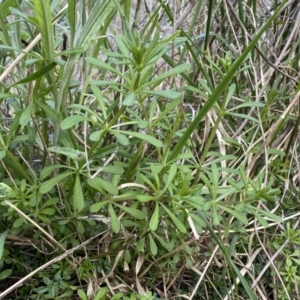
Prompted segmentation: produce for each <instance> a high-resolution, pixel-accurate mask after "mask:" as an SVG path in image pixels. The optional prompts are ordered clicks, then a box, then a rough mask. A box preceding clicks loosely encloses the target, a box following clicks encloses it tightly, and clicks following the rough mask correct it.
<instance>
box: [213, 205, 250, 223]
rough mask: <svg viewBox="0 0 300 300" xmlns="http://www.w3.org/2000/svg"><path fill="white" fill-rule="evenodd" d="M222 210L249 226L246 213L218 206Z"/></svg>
mask: <svg viewBox="0 0 300 300" xmlns="http://www.w3.org/2000/svg"><path fill="white" fill-rule="evenodd" d="M218 207H219V208H220V209H223V210H226V211H227V212H228V213H230V214H231V215H233V216H234V217H235V218H237V219H238V220H239V221H241V222H242V223H243V224H244V225H248V223H249V222H248V219H247V217H246V215H245V213H244V212H239V211H237V210H234V209H231V208H229V207H227V206H225V205H218Z"/></svg>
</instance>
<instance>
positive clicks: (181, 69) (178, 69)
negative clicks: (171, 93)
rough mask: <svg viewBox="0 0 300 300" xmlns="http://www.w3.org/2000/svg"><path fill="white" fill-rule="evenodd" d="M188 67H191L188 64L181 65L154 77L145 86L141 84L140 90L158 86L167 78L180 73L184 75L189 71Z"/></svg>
mask: <svg viewBox="0 0 300 300" xmlns="http://www.w3.org/2000/svg"><path fill="white" fill-rule="evenodd" d="M190 67H191V65H190V64H183V65H180V66H177V67H175V68H173V69H171V70H170V71H168V72H166V73H164V74H162V75H160V76H158V77H156V78H155V79H153V80H152V81H150V82H147V83H146V84H143V85H142V87H141V89H144V88H145V87H147V86H149V85H153V86H157V85H158V84H160V83H161V82H162V81H163V80H165V79H166V78H168V77H171V76H174V75H178V74H180V73H184V72H186V71H188V70H189V69H190Z"/></svg>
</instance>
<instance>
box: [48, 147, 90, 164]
mask: <svg viewBox="0 0 300 300" xmlns="http://www.w3.org/2000/svg"><path fill="white" fill-rule="evenodd" d="M48 151H50V152H52V153H57V154H62V155H65V156H67V157H69V158H71V159H73V160H75V161H84V160H85V153H84V152H81V151H79V150H76V149H72V148H68V147H58V146H54V147H49V148H48Z"/></svg>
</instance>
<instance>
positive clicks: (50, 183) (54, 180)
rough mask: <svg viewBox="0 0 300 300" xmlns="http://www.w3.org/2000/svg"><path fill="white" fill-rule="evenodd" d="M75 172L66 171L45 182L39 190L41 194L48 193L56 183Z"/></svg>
mask: <svg viewBox="0 0 300 300" xmlns="http://www.w3.org/2000/svg"><path fill="white" fill-rule="evenodd" d="M72 173H73V172H66V173H63V174H59V175H57V176H55V177H53V178H51V179H49V180H47V181H45V182H43V183H42V184H41V186H40V189H39V192H40V193H41V194H46V193H48V192H49V191H50V190H51V189H52V188H53V187H54V186H55V185H56V184H58V183H59V182H60V181H62V180H63V179H65V178H66V177H68V176H71V175H72Z"/></svg>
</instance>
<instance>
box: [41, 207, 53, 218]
mask: <svg viewBox="0 0 300 300" xmlns="http://www.w3.org/2000/svg"><path fill="white" fill-rule="evenodd" d="M39 213H40V214H42V215H47V216H52V215H54V214H55V209H54V208H51V207H48V208H44V209H42V210H40V211H39Z"/></svg>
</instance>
